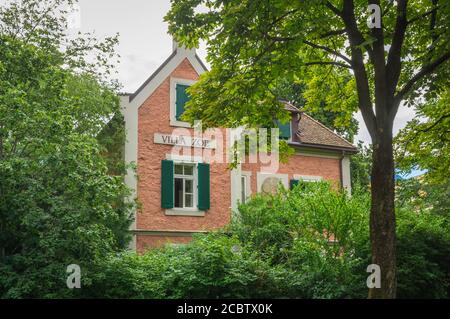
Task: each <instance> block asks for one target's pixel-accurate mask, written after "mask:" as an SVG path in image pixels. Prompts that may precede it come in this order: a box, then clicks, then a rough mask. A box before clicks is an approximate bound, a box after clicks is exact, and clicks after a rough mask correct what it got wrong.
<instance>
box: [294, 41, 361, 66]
mask: <svg viewBox="0 0 450 319" xmlns="http://www.w3.org/2000/svg"><path fill="white" fill-rule="evenodd" d="M303 43H305V44H306V45H309V46H310V47H313V48H316V49H320V50H323V51H326V52H328V53H331V54H333V55H334V56H337V57H339V58H341V59H342V60H344V61H345V62H347V63H348V64H351V63H352V61H351V60H350V59H349V58H348V57H346V56H345V55H343V54H341V53H339V52H337V51H335V50H333V49H331V48H329V47H326V46H324V45H319V44H315V43H312V42H311V41H308V40H304V41H303Z"/></svg>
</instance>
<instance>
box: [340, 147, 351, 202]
mask: <svg viewBox="0 0 450 319" xmlns="http://www.w3.org/2000/svg"><path fill="white" fill-rule="evenodd" d="M341 165H342V167H341V169H342V187H343V188H344V189H345V190H346V191H347V193H348V194H349V195H351V193H352V183H351V175H350V156H344V157H343V158H342V161H341Z"/></svg>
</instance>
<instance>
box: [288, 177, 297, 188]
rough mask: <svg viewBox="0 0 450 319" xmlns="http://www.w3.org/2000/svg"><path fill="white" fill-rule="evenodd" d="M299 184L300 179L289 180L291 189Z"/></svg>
mask: <svg viewBox="0 0 450 319" xmlns="http://www.w3.org/2000/svg"><path fill="white" fill-rule="evenodd" d="M298 184H299V180H298V179H291V180H290V181H289V186H290V189H294V187H295V186H297V185H298Z"/></svg>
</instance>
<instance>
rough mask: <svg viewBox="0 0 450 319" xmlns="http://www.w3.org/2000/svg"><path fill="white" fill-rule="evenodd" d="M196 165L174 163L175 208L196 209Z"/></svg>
mask: <svg viewBox="0 0 450 319" xmlns="http://www.w3.org/2000/svg"><path fill="white" fill-rule="evenodd" d="M195 171H196V170H195V165H194V164H186V163H174V208H175V209H177V208H180V209H195V208H196V207H197V204H196V188H197V186H196V184H197V181H196V174H195Z"/></svg>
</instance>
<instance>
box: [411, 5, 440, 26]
mask: <svg viewBox="0 0 450 319" xmlns="http://www.w3.org/2000/svg"><path fill="white" fill-rule="evenodd" d="M438 9H439V6H435V7H434V8H433V9H431V10H428V11H427V12H424V13H422V14H421V15H418V16H416V17H414V18H412V19H410V20H408V24H412V23H414V22H416V21H418V20H420V19H422V18H425V17H426V16H429V15H430V14H433V13H436V12H437V10H438Z"/></svg>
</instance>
